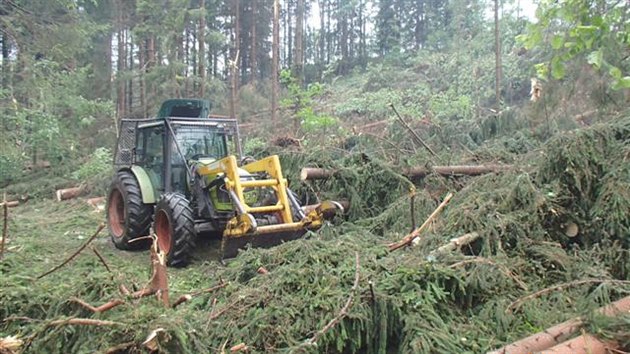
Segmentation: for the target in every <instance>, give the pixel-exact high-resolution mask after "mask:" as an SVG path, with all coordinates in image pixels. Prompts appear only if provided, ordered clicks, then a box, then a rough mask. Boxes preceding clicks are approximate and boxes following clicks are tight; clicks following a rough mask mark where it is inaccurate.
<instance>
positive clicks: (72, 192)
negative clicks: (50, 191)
mask: <svg viewBox="0 0 630 354" xmlns="http://www.w3.org/2000/svg"><path fill="white" fill-rule="evenodd" d="M81 192H83V188H82V187H72V188H65V189H58V190H57V192H56V193H55V194H56V196H57V201H58V202H60V201H62V200H68V199H72V198H76V197H78V196H79V195H80V194H81Z"/></svg>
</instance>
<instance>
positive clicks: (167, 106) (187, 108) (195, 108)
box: [157, 98, 212, 118]
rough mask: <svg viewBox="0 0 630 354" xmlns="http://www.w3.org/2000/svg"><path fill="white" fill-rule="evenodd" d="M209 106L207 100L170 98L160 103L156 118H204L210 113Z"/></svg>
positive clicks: (210, 106)
mask: <svg viewBox="0 0 630 354" xmlns="http://www.w3.org/2000/svg"><path fill="white" fill-rule="evenodd" d="M211 108H212V104H211V103H210V101H208V100H201V99H181V98H177V99H170V100H166V101H164V103H162V106H161V107H160V110H159V112H158V115H157V118H167V117H181V118H206V117H208V116H209V115H210V109H211Z"/></svg>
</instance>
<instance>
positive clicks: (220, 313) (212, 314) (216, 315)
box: [209, 298, 243, 321]
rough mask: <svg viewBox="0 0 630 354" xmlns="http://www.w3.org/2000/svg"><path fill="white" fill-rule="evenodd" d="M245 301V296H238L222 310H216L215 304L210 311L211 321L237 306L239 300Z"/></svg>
mask: <svg viewBox="0 0 630 354" xmlns="http://www.w3.org/2000/svg"><path fill="white" fill-rule="evenodd" d="M241 301H243V298H238V299H236V300H234V301H232V302H231V303H230V304H228V305H226V306H225V307H223V308H222V309H221V310H219V311H217V312H214V305H213V306H212V310H211V311H210V318H209V320H210V321H213V320H216V319H217V318H219V317H220V316H221V315H223V314H224V313H225V312H227V310H229V309H231V308H232V307H234V306H236V305H237V304H238V303H239V302H241Z"/></svg>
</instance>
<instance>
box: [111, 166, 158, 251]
mask: <svg viewBox="0 0 630 354" xmlns="http://www.w3.org/2000/svg"><path fill="white" fill-rule="evenodd" d="M105 210H106V211H107V228H108V230H109V235H110V237H111V239H112V241H113V242H114V245H116V248H119V249H122V250H138V249H146V248H147V246H148V245H150V244H151V243H150V240H148V241H149V242H147V241H142V240H140V241H136V242H131V241H132V240H134V239H136V238H138V237H142V236H147V235H149V229H150V227H151V218H152V216H153V206H152V205H149V204H144V203H143V202H142V195H141V192H140V186H139V185H138V181H137V180H136V177H135V176H134V175H133V174H132V173H131V172H129V171H119V172H118V173H117V174H116V175H115V176H114V179H113V180H112V184H111V186H110V188H109V194H108V196H107V207H106V208H105Z"/></svg>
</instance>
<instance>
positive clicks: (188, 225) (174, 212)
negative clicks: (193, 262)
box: [153, 193, 196, 267]
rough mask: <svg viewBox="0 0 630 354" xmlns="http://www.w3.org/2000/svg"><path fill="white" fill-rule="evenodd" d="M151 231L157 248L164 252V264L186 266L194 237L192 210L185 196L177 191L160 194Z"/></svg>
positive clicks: (193, 245) (193, 244)
mask: <svg viewBox="0 0 630 354" xmlns="http://www.w3.org/2000/svg"><path fill="white" fill-rule="evenodd" d="M153 231H154V232H155V234H156V236H157V243H158V248H159V250H160V251H161V252H164V253H165V254H166V264H167V265H169V266H172V267H183V266H186V265H187V264H188V262H189V261H190V254H191V252H192V250H193V248H194V247H195V243H194V241H195V237H196V235H195V222H194V218H193V212H192V209H190V205H189V202H188V200H187V199H186V197H184V196H183V195H181V194H179V193H167V194H165V195H163V196H162V198H161V199H160V201H159V202H158V203H157V205H156V207H155V222H154V224H153Z"/></svg>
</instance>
